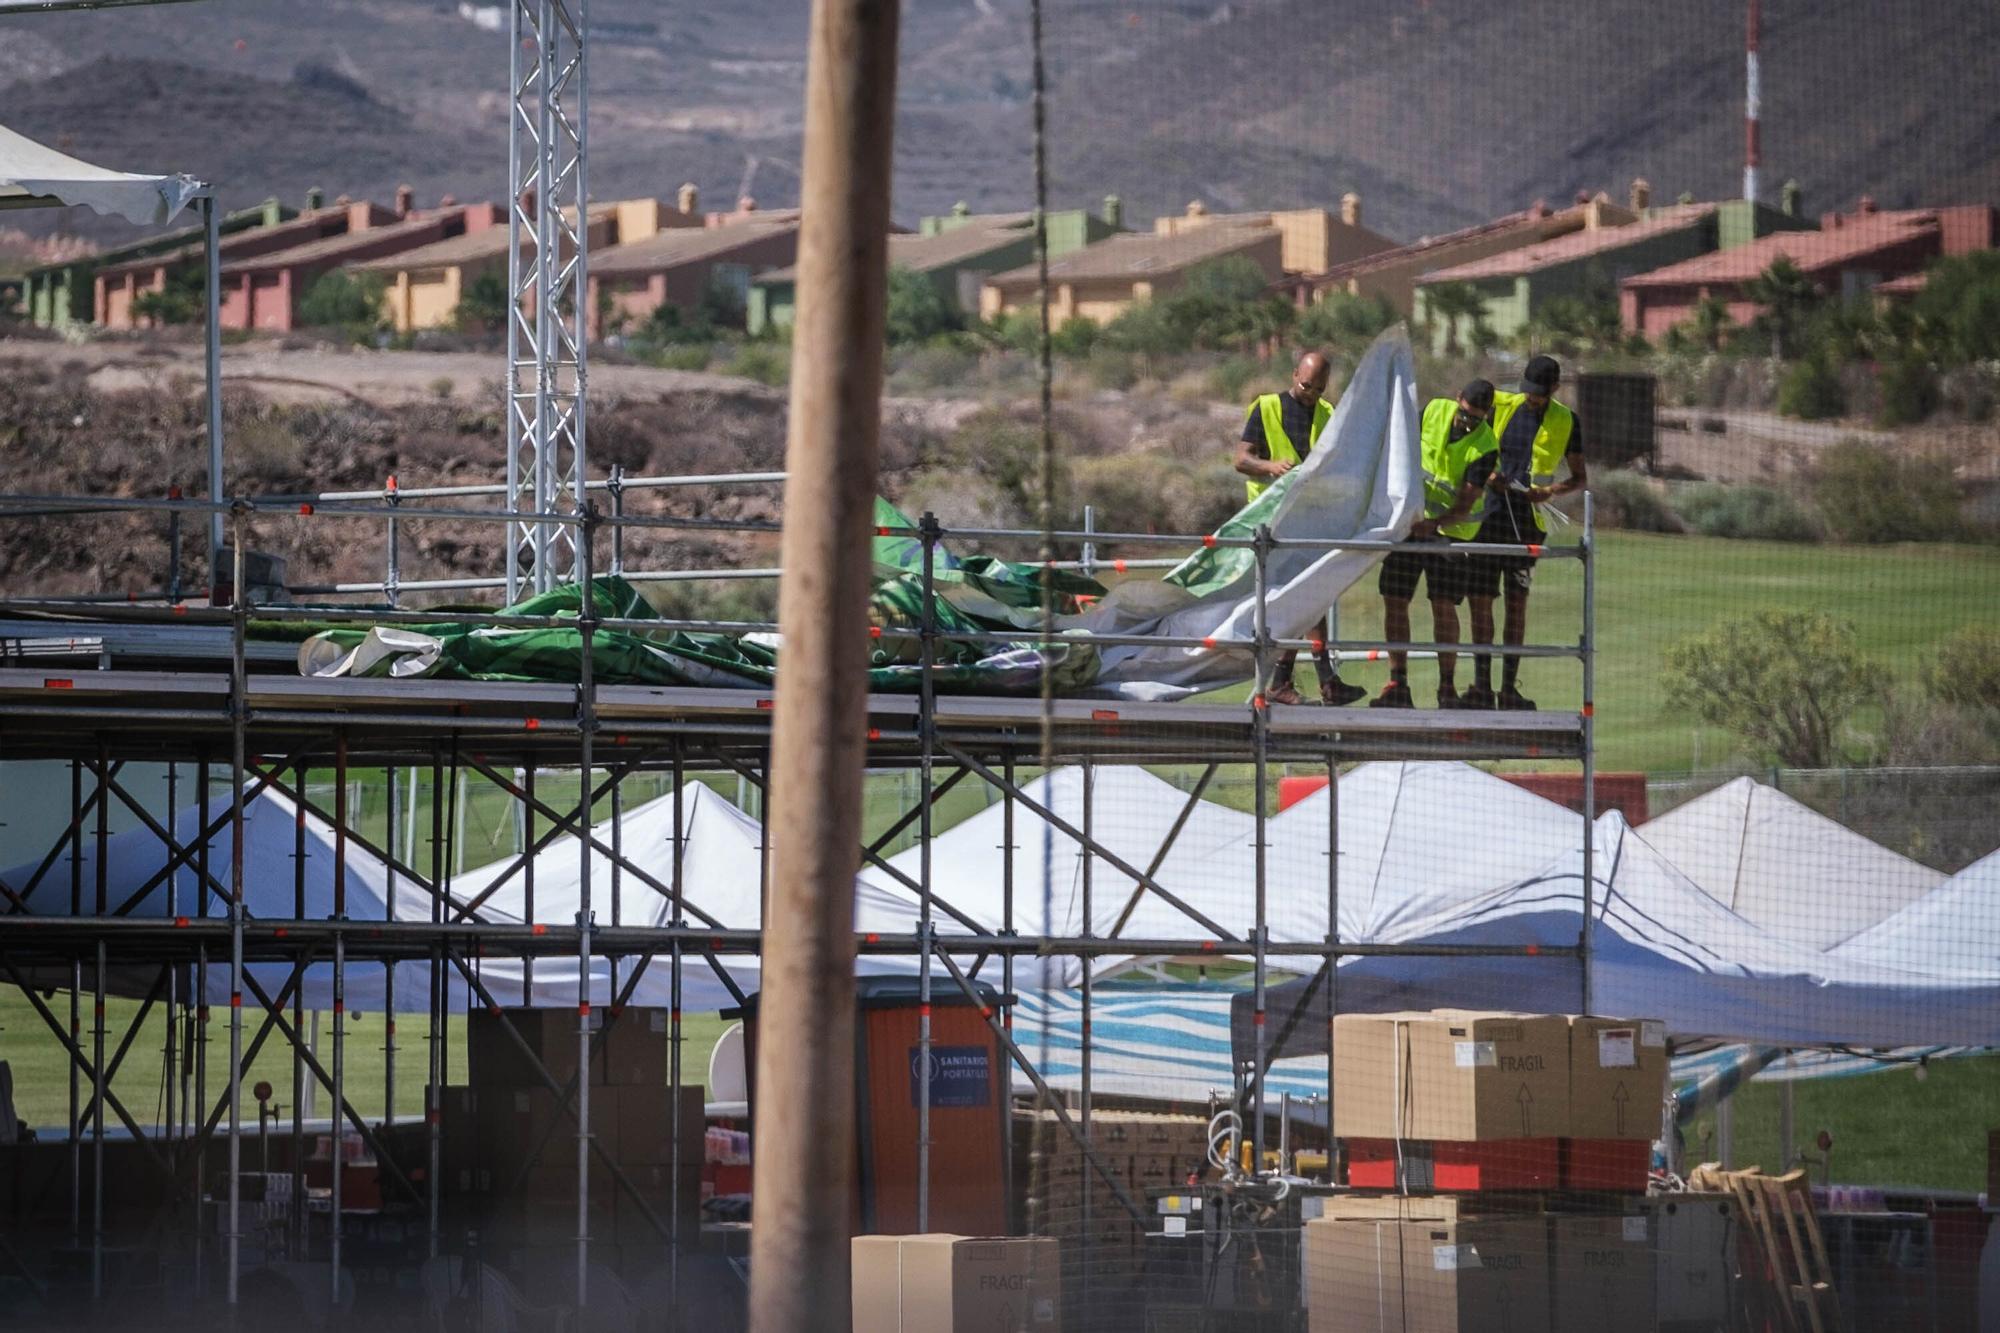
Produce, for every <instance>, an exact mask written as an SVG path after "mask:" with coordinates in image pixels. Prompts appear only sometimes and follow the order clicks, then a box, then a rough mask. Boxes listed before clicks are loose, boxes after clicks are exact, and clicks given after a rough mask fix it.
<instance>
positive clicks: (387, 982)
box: [382, 765, 408, 1125]
mask: <svg viewBox="0 0 2000 1333" xmlns="http://www.w3.org/2000/svg"><path fill="white" fill-rule="evenodd" d="M382 777H383V779H384V784H383V785H384V791H385V793H386V795H385V801H384V805H383V818H384V820H385V821H386V823H385V826H384V828H383V830H382V841H383V844H384V847H385V849H386V850H387V851H388V853H389V855H388V856H387V857H385V858H384V860H383V876H384V879H385V880H386V888H385V892H384V902H383V914H384V916H385V917H386V919H388V920H390V921H394V920H395V919H396V769H395V766H394V765H390V766H389V767H387V768H385V769H383V770H382ZM404 854H405V855H407V854H408V849H405V853H404ZM382 1123H383V1124H385V1125H393V1124H395V1123H396V965H395V964H394V963H393V962H385V963H383V964H382Z"/></svg>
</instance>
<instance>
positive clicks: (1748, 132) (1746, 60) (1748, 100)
mask: <svg viewBox="0 0 2000 1333" xmlns="http://www.w3.org/2000/svg"><path fill="white" fill-rule="evenodd" d="M1749 3H1750V17H1749V23H1748V24H1747V25H1746V30H1745V32H1744V41H1743V197H1744V198H1745V199H1748V200H1751V201H1753V202H1754V201H1755V200H1756V198H1757V167H1758V159H1759V156H1760V154H1759V152H1758V143H1757V114H1758V103H1759V101H1761V100H1762V99H1761V97H1760V93H1759V89H1758V80H1757V38H1758V34H1759V30H1760V29H1761V28H1762V26H1763V23H1762V15H1761V14H1760V13H1759V10H1760V8H1761V6H1760V3H1759V0H1749Z"/></svg>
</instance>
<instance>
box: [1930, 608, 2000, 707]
mask: <svg viewBox="0 0 2000 1333" xmlns="http://www.w3.org/2000/svg"><path fill="white" fill-rule="evenodd" d="M1924 685H1925V687H1926V688H1927V689H1929V691H1930V692H1931V694H1933V695H1934V696H1936V697H1937V698H1938V699H1939V700H1940V701H1942V702H1944V703H1948V704H1955V705H1957V706H1959V707H1961V708H1973V709H1984V710H1986V711H1988V712H1991V713H1995V714H2000V628H1996V627H1994V626H1992V625H1967V626H1965V627H1964V628H1963V629H1960V630H1958V631H1956V632H1954V633H1952V634H1949V635H1946V636H1945V637H1944V638H1943V639H1941V640H1939V642H1938V646H1937V651H1936V653H1935V654H1933V655H1932V657H1931V659H1930V660H1929V661H1928V662H1926V663H1925V664H1924Z"/></svg>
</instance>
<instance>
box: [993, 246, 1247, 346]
mask: <svg viewBox="0 0 2000 1333" xmlns="http://www.w3.org/2000/svg"><path fill="white" fill-rule="evenodd" d="M1238 256H1240V257H1242V258H1244V259H1248V260H1249V261H1250V262H1251V263H1253V264H1255V265H1256V266H1257V267H1258V269H1259V270H1261V271H1262V272H1263V274H1264V276H1265V278H1266V279H1267V280H1269V281H1270V282H1273V283H1276V282H1277V281H1279V280H1280V279H1281V278H1282V277H1283V276H1284V238H1283V235H1282V234H1281V233H1280V232H1279V231H1278V230H1277V229H1276V228H1274V227H1269V226H1248V227H1244V226H1233V225H1229V224H1223V223H1218V224H1215V225H1207V226H1198V227H1191V228H1186V229H1184V230H1182V231H1181V232H1180V234H1178V235H1161V234H1159V233H1157V232H1156V233H1154V234H1153V235H1151V236H1147V235H1144V234H1142V233H1131V232H1126V233H1121V234H1119V235H1116V236H1113V237H1110V238H1109V239H1107V240H1102V241H1099V242H1098V243H1097V244H1095V245H1088V246H1085V247H1084V248H1083V249H1081V250H1076V251H1072V252H1071V253H1069V254H1066V255H1063V256H1061V257H1060V258H1056V259H1051V260H1050V261H1049V321H1050V324H1051V325H1052V326H1054V327H1057V328H1060V327H1061V326H1062V325H1063V324H1064V323H1066V322H1067V321H1069V320H1071V319H1074V318H1078V317H1081V318H1084V319H1088V320H1092V321H1094V322H1096V323H1099V324H1105V323H1109V322H1110V321H1111V320H1114V319H1116V318H1118V316H1119V315H1120V314H1122V313H1123V312H1124V310H1125V308H1126V307H1127V306H1130V305H1132V304H1133V303H1135V302H1138V301H1150V300H1152V299H1153V298H1154V297H1156V296H1165V295H1168V294H1169V293H1171V292H1174V291H1176V290H1178V289H1179V288H1180V287H1181V285H1182V284H1184V283H1185V282H1186V281H1187V275H1188V272H1189V270H1191V269H1194V268H1197V267H1199V266H1200V265H1202V264H1206V263H1210V262H1213V261H1215V260H1218V259H1228V258H1232V257H1238ZM1038 286H1039V274H1038V273H1037V271H1036V266H1035V265H1033V264H1028V265H1024V266H1022V267H1020V268H1015V269H1009V270H1008V271H1007V272H1005V273H996V274H995V275H994V276H993V277H991V278H989V279H987V281H986V283H985V285H984V286H983V287H981V288H980V290H979V314H980V317H981V318H982V319H996V318H998V317H999V316H1001V315H1005V314H1011V313H1013V312H1014V311H1016V310H1023V309H1032V308H1033V307H1034V305H1035V293H1036V290H1037V288H1038Z"/></svg>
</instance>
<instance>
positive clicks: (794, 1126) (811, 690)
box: [750, 0, 901, 1333]
mask: <svg viewBox="0 0 2000 1333" xmlns="http://www.w3.org/2000/svg"><path fill="white" fill-rule="evenodd" d="M900 17H901V14H900V6H899V5H898V4H896V3H895V2H894V0H814V3H813V7H812V31H811V37H810V47H809V53H808V58H807V66H806V71H807V73H806V118H805V169H804V173H803V180H802V188H801V191H800V202H801V204H802V206H803V214H804V219H805V223H804V229H803V231H802V232H801V233H800V237H799V265H798V268H799V280H798V297H799V299H798V312H797V317H796V318H795V320H794V322H793V333H792V347H793V365H792V380H791V386H792V388H791V415H790V425H789V434H788V438H787V441H786V450H785V462H786V472H787V474H788V476H789V477H790V479H791V481H790V486H791V493H790V503H788V504H787V506H786V515H785V525H784V534H783V544H782V548H781V551H780V557H779V563H780V565H782V566H783V568H784V569H785V571H786V572H785V576H784V578H783V580H782V581H781V582H780V584H779V593H778V600H779V605H778V619H779V624H780V626H781V632H782V634H783V635H784V642H785V653H786V658H787V660H786V670H785V672H784V674H783V675H781V676H780V678H779V680H778V687H777V699H776V709H775V717H774V720H773V727H772V737H773V756H772V760H773V762H772V767H771V796H772V801H771V804H772V805H774V806H775V807H776V808H777V810H778V811H779V812H780V816H781V817H780V819H779V820H778V823H777V829H778V832H779V834H780V836H779V838H778V840H777V843H776V845H775V846H774V847H773V849H772V873H771V882H772V893H771V899H772V907H773V910H772V911H771V912H769V913H767V914H766V916H765V917H764V922H765V924H766V927H767V933H766V937H765V953H764V960H765V966H764V991H763V1003H762V1008H761V1014H760V1027H761V1029H762V1032H761V1039H760V1041H759V1043H758V1060H757V1088H758V1105H757V1121H756V1133H757V1139H758V1148H757V1154H756V1159H755V1165H754V1166H753V1167H752V1171H753V1182H752V1187H753V1192H754V1194H755V1196H756V1198H757V1201H758V1209H759V1214H758V1216H759V1220H758V1223H757V1225H756V1227H755V1228H754V1229H753V1230H752V1232H751V1243H750V1244H751V1266H750V1326H751V1328H752V1330H753V1331H754V1333H821V1331H822V1330H833V1331H834V1333H838V1330H840V1329H843V1328H845V1327H847V1324H848V1310H849V1302H848V1295H849V1276H848V1239H847V1231H848V1207H849V1191H850V1190H851V1188H852V1186H853V1180H854V1095H853V1087H854V1083H853V1079H854V1025H855V1013H854V934H853V930H854V876H855V873H856V871H857V870H858V869H859V858H858V857H857V855H856V850H857V848H858V847H859V845H860V841H861V777H862V770H863V766H864V765H865V763H866V761H867V730H868V726H867V724H868V719H867V691H868V687H867V679H866V676H865V674H864V671H863V668H864V665H865V662H866V658H865V655H864V652H863V650H864V648H865V646H866V643H867V639H866V634H867V626H868V617H867V605H868V596H869V587H868V583H869V576H868V570H869V567H870V566H869V559H868V543H869V541H870V537H871V532H872V526H873V525H872V522H871V519H872V517H873V512H874V504H875V486H876V479H877V472H878V465H877V460H878V456H879V447H880V436H881V426H882V417H881V392H882V350H883V349H882V334H883V327H884V316H885V305H886V297H887V290H888V255H887V243H886V240H885V237H886V236H887V234H888V229H889V180H890V168H891V143H892V136H893V130H894V123H895V103H896V46H897V33H898V24H899V20H900Z"/></svg>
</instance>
